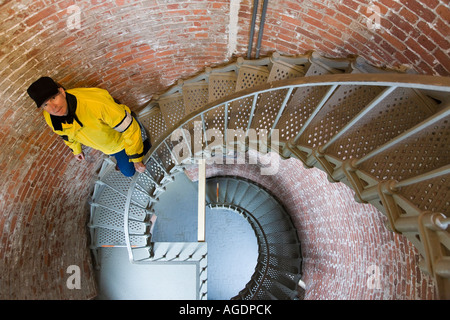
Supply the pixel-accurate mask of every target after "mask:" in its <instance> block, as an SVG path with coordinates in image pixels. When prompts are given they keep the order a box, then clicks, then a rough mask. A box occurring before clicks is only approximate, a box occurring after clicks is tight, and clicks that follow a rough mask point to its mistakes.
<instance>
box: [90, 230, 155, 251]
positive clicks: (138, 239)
mask: <svg viewBox="0 0 450 320" xmlns="http://www.w3.org/2000/svg"><path fill="white" fill-rule="evenodd" d="M93 235H94V238H93V242H92V244H93V247H94V248H101V247H126V241H125V233H124V232H123V231H120V230H114V229H105V228H100V227H99V228H94V229H93ZM149 238H150V235H131V236H130V243H131V246H132V247H145V246H146V245H148V240H149Z"/></svg>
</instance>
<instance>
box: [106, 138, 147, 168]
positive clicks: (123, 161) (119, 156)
mask: <svg viewBox="0 0 450 320" xmlns="http://www.w3.org/2000/svg"><path fill="white" fill-rule="evenodd" d="M151 147H152V145H151V144H150V141H149V139H146V140H145V141H144V155H145V154H147V152H148V150H150V148H151ZM111 156H113V157H114V158H116V161H117V166H118V167H119V170H120V172H122V173H123V175H124V176H126V177H132V176H133V175H134V173H135V172H136V169H134V163H133V162H131V161H130V158H129V157H128V155H127V154H126V153H125V149H123V150H122V151H120V152H117V153H115V154H112V155H111Z"/></svg>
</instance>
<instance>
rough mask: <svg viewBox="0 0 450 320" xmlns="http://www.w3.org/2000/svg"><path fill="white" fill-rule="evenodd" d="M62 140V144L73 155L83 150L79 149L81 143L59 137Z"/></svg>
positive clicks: (65, 137)
mask: <svg viewBox="0 0 450 320" xmlns="http://www.w3.org/2000/svg"><path fill="white" fill-rule="evenodd" d="M60 137H61V138H63V140H64V143H65V144H66V145H67V146H68V147H69V148H70V149H71V150H72V152H73V154H74V155H77V154H80V153H81V152H82V151H83V150H82V149H81V143H79V142H78V141H71V140H69V138H68V137H67V136H63V135H60Z"/></svg>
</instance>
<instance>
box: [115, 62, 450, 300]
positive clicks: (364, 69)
mask: <svg viewBox="0 0 450 320" xmlns="http://www.w3.org/2000/svg"><path fill="white" fill-rule="evenodd" d="M283 79H284V80H283ZM206 88H207V89H206ZM187 102H188V104H189V106H187V104H186V103H187ZM449 115H450V79H449V78H445V77H432V76H420V75H412V74H402V73H399V72H396V71H394V70H382V69H379V68H375V67H373V66H370V65H367V64H365V63H364V62H363V61H361V59H360V58H356V59H354V60H349V59H327V58H323V57H320V56H318V55H317V54H315V53H313V54H310V55H305V56H300V57H293V58H287V57H281V56H280V55H277V54H274V56H273V57H271V58H265V59H261V60H251V61H245V60H243V59H238V61H237V63H234V64H230V65H229V66H226V67H223V68H217V69H207V70H206V72H205V73H204V74H201V75H199V76H198V77H196V78H193V79H190V80H186V81H184V82H183V81H181V82H180V83H179V84H178V85H177V86H175V87H173V88H172V89H170V90H169V91H168V92H167V93H165V94H164V95H161V97H159V98H157V99H155V100H154V101H152V102H151V103H150V104H149V106H148V107H147V108H146V109H144V110H143V111H142V112H140V114H139V119H140V120H141V122H142V123H143V124H144V126H145V127H146V128H147V130H148V131H149V133H150V136H151V138H152V145H153V147H152V149H151V150H150V151H149V153H148V155H147V157H146V160H145V161H146V166H147V169H148V172H147V173H146V174H139V175H136V176H134V177H133V178H132V179H131V181H130V183H129V189H128V192H127V196H126V201H125V204H124V205H123V206H124V210H125V211H124V215H123V218H124V232H125V239H126V247H127V248H128V251H129V255H130V260H132V261H134V255H133V251H135V250H136V249H135V248H134V247H133V242H132V239H133V238H132V236H134V234H133V233H131V232H130V231H129V228H130V220H129V216H130V212H131V210H132V208H133V207H134V206H135V203H134V202H135V201H134V200H133V199H134V197H135V195H136V192H137V191H136V190H135V189H143V190H146V191H147V192H148V195H149V199H157V195H158V192H163V191H164V185H165V183H167V182H169V181H170V180H171V175H173V173H174V172H175V171H177V170H183V164H184V163H188V162H190V161H191V160H192V159H195V158H199V157H202V156H204V157H212V156H216V157H217V159H219V158H221V156H222V155H226V154H227V153H228V152H233V151H236V150H237V151H245V150H247V149H254V148H255V146H258V143H259V142H261V141H262V138H266V143H267V145H268V146H269V148H270V150H271V151H273V152H277V153H279V154H280V155H281V156H282V157H285V158H288V157H295V158H297V159H299V160H300V161H302V162H303V163H304V164H305V165H306V166H308V167H316V168H319V169H321V170H323V171H325V172H326V173H327V174H328V177H329V179H330V180H331V181H341V182H343V183H345V184H347V185H348V186H350V187H351V188H352V189H353V190H354V191H355V194H356V199H357V200H358V201H361V202H367V203H371V204H373V205H374V206H375V207H377V208H378V209H379V210H380V211H381V212H383V213H384V214H386V216H387V217H388V219H389V221H390V226H391V228H392V230H393V231H395V232H399V233H402V234H403V235H405V236H406V237H407V238H408V239H409V240H411V242H412V243H413V244H414V245H415V246H416V247H417V249H418V250H419V252H420V254H421V256H422V257H423V261H422V262H421V267H422V269H423V270H424V271H426V272H428V273H430V274H431V275H432V276H433V278H434V279H435V280H436V285H437V289H438V294H439V296H440V297H442V298H449V297H450V279H449V276H450V233H449V231H448V230H447V229H446V228H447V227H446V225H448V207H449V200H448V190H449V185H450V184H449V179H450V173H449V163H450V155H449V152H450V148H449V143H448V141H449V135H450V130H449V124H448V121H449ZM263 142H264V141H263ZM149 203H150V202H149ZM149 208H151V205H150V206H149ZM147 209H148V208H147ZM148 247H151V246H148ZM149 252H151V250H149Z"/></svg>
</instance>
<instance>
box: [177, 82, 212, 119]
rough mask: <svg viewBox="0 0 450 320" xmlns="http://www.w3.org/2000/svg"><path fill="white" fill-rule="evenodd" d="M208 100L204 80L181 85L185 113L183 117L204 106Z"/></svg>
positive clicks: (207, 86) (207, 90)
mask: <svg viewBox="0 0 450 320" xmlns="http://www.w3.org/2000/svg"><path fill="white" fill-rule="evenodd" d="M208 99H209V85H208V83H207V82H206V81H205V80H201V81H199V82H192V83H185V84H183V103H184V112H185V114H184V115H183V116H187V115H189V114H191V113H192V112H195V111H196V110H198V109H200V108H201V107H203V106H204V105H206V104H207V103H208Z"/></svg>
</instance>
